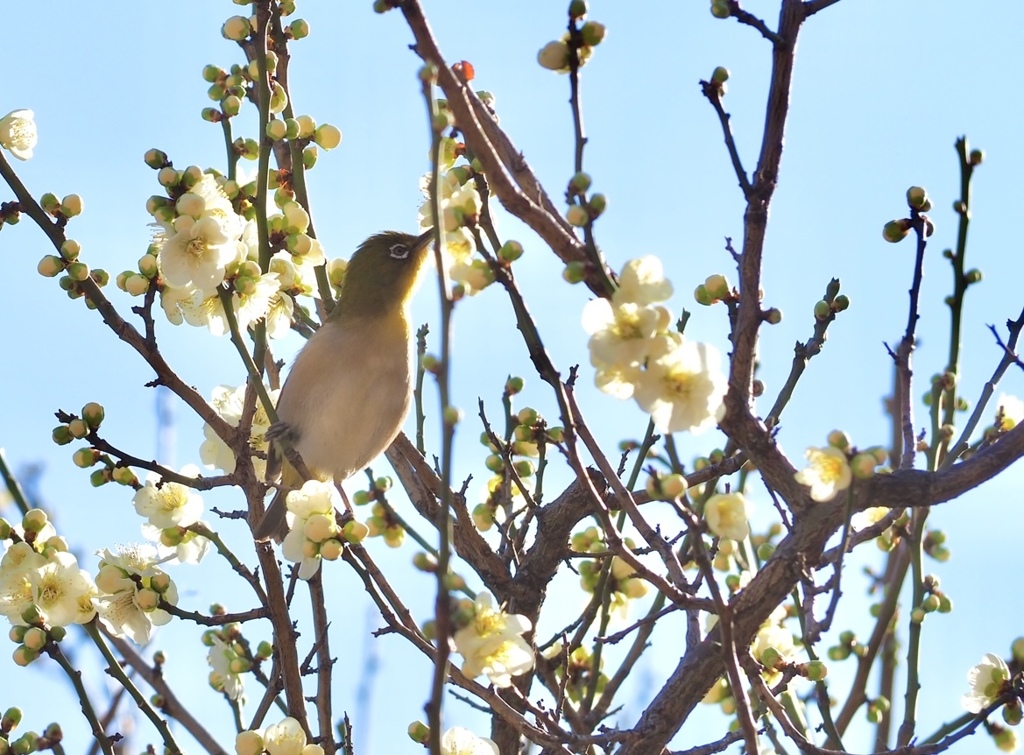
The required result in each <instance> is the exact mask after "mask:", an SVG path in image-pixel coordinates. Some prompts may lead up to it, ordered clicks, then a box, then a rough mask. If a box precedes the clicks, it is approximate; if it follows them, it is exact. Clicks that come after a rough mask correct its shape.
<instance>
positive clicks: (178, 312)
mask: <svg viewBox="0 0 1024 755" xmlns="http://www.w3.org/2000/svg"><path fill="white" fill-rule="evenodd" d="M202 301H203V292H202V290H201V289H198V288H196V287H194V286H172V285H171V284H169V283H167V282H166V281H165V282H164V284H163V287H162V288H161V289H160V306H161V307H163V310H164V314H165V315H166V316H167V320H168V321H169V322H170V323H171V324H172V325H181V323H182V321H183V320H185V319H186V318H187V319H188V324H189V325H194V326H199V325H202V324H203V323H202V321H201V320H198V319H195V317H194V315H195V313H196V312H198V311H199V305H200V303H201V302H202Z"/></svg>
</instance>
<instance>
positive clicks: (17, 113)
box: [0, 110, 39, 160]
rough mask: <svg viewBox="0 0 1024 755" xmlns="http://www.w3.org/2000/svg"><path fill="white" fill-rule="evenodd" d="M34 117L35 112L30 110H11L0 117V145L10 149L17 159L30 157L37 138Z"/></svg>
mask: <svg viewBox="0 0 1024 755" xmlns="http://www.w3.org/2000/svg"><path fill="white" fill-rule="evenodd" d="M34 118H35V113H33V112H32V111H31V110H12V111H11V112H9V113H8V114H7V115H5V116H4V117H3V118H0V147H3V148H4V149H6V150H10V153H11V154H12V155H14V156H15V157H16V158H18V159H19V160H28V159H29V158H30V157H32V150H33V149H34V148H35V146H36V142H37V141H38V140H39V137H38V133H37V132H36V122H35V121H34V120H33V119H34Z"/></svg>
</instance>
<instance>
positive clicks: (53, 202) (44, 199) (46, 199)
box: [39, 192, 60, 215]
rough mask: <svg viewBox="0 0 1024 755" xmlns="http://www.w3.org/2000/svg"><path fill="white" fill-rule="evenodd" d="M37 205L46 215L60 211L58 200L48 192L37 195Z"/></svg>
mask: <svg viewBox="0 0 1024 755" xmlns="http://www.w3.org/2000/svg"><path fill="white" fill-rule="evenodd" d="M39 205H40V206H41V207H42V208H43V211H44V212H46V213H47V214H48V215H56V214H57V213H58V212H60V200H59V199H57V197H56V196H54V195H53V194H51V193H50V192H46V193H45V194H43V196H41V197H39Z"/></svg>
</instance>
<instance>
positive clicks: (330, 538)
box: [281, 480, 341, 579]
mask: <svg viewBox="0 0 1024 755" xmlns="http://www.w3.org/2000/svg"><path fill="white" fill-rule="evenodd" d="M285 501H286V503H287V505H288V514H287V517H288V534H287V535H286V536H285V538H284V542H283V543H282V544H281V554H282V555H283V556H284V557H285V558H286V559H288V560H289V561H293V562H295V563H297V564H299V579H309V578H310V577H312V576H313V575H314V574H316V572H317V569H319V568H320V560H321V557H322V556H321V550H322V549H323V547H324V546H325V545H329V546H330V547H331V548H332V551H334V552H338V551H340V545H339V536H340V535H341V528H340V527H339V526H338V522H337V520H336V519H335V516H334V511H335V509H336V508H340V507H341V494H340V493H338V489H337V488H336V487H335V486H334V483H331V482H321V481H320V480H307V481H306V482H304V483H303V485H302V487H301V488H299V489H298V490H293V491H291V492H290V493H288V496H287V498H285Z"/></svg>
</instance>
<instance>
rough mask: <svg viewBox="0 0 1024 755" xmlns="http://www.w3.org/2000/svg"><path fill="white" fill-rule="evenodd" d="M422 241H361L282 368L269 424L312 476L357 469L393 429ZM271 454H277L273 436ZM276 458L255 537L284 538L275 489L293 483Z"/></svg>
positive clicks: (402, 393) (391, 237) (400, 407)
mask: <svg viewBox="0 0 1024 755" xmlns="http://www.w3.org/2000/svg"><path fill="white" fill-rule="evenodd" d="M428 242H429V233H427V234H423V235H422V236H419V237H417V236H411V235H409V234H405V233H398V232H395V231H388V232H385V233H379V234H377V235H375V236H371V237H370V238H368V239H367V240H366V241H364V242H363V243H362V245H361V246H360V247H359V249H357V250H356V253H355V254H354V255H352V258H351V259H350V260H349V263H348V267H347V268H346V270H345V279H344V281H343V283H342V288H341V295H340V297H339V298H338V303H337V305H336V306H335V308H334V310H333V311H332V312H331V314H330V316H329V317H328V318H327V320H326V322H324V324H323V326H321V328H320V329H319V330H318V331H317V332H316V333H315V334H313V336H312V337H311V338H310V339H309V341H308V342H307V343H306V345H305V346H304V347H303V348H302V350H301V351H300V352H299V354H298V356H296V358H295V362H294V363H293V365H292V368H291V371H290V372H289V373H288V377H287V379H286V380H285V383H284V386H283V388H282V389H281V395H280V398H279V399H278V402H277V415H278V419H279V422H280V424H279V425H278V426H275V428H274V431H275V434H276V435H277V436H278V437H284V438H287V440H288V441H289V442H290V443H291V444H292V446H293V447H294V448H295V450H296V451H298V453H299V455H300V456H301V457H302V460H303V462H304V463H305V465H306V467H307V468H308V469H309V471H310V473H312V474H313V475H315V476H316V477H317V478H319V479H321V480H331V479H333V480H335V481H336V482H341V481H342V480H344V479H346V478H348V477H350V476H352V475H353V474H355V473H356V472H358V471H360V470H361V469H363V468H365V467H366V466H367V465H368V464H369V463H370V462H371V461H373V459H375V458H376V457H377V456H378V455H380V454H381V453H382V452H383V451H384V449H386V448H387V447H388V446H389V445H390V444H391V441H392V440H394V438H395V436H396V435H397V434H398V432H399V430H400V429H401V427H402V422H403V421H404V420H405V415H406V413H407V412H408V409H409V397H410V393H411V375H410V369H409V339H410V324H409V312H408V310H409V302H410V300H411V298H412V293H413V291H414V290H415V286H416V282H417V279H418V278H419V273H420V270H421V269H422V268H423V263H424V262H425V260H426V257H427V247H428ZM271 455H272V456H277V457H279V456H280V452H279V450H278V449H276V448H275V447H274V444H273V443H272V444H271ZM275 461H276V459H275ZM280 462H281V485H282V490H279V491H278V493H277V494H276V495H275V496H274V499H273V501H272V502H271V504H270V506H269V507H268V508H267V513H266V515H265V516H264V517H263V520H262V521H261V522H260V523H259V525H258V526H257V528H256V530H255V536H256V538H257V539H258V540H265V539H267V538H269V537H274V538H275V539H278V540H280V538H281V537H283V535H284V534H285V533H286V532H287V527H286V524H285V511H286V507H285V504H284V495H285V493H286V492H287V489H295V488H298V487H300V486H301V485H302V477H301V476H300V475H299V474H298V472H296V470H295V469H294V468H293V467H292V465H291V464H289V463H288V461H287V459H283V458H281V459H280Z"/></svg>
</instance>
